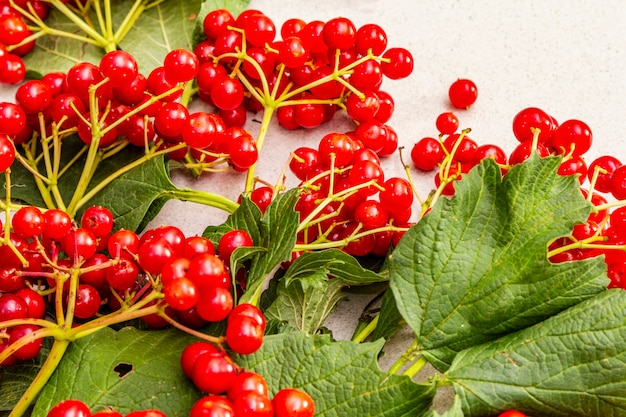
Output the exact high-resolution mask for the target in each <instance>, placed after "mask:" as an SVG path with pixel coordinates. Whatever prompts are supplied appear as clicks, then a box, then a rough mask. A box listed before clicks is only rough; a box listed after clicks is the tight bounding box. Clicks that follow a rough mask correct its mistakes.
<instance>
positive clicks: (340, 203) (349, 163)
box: [289, 128, 413, 256]
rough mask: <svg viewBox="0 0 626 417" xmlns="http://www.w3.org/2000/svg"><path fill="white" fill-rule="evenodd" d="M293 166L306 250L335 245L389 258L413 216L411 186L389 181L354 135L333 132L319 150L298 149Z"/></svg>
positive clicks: (395, 179)
mask: <svg viewBox="0 0 626 417" xmlns="http://www.w3.org/2000/svg"><path fill="white" fill-rule="evenodd" d="M357 129H358V128H357ZM289 167H290V170H291V172H292V173H293V174H294V175H295V176H296V177H297V178H298V179H300V180H301V181H302V183H301V186H302V192H301V194H300V197H299V199H298V201H297V203H296V205H295V209H296V211H297V212H298V213H299V215H300V222H301V225H302V227H301V230H300V233H299V234H298V242H299V243H301V244H303V245H307V244H315V243H320V242H336V243H337V246H338V247H342V248H343V250H344V251H345V252H347V253H349V254H351V255H354V256H364V255H368V254H372V255H376V256H385V255H386V254H387V252H388V250H389V247H390V244H391V243H392V240H393V239H394V238H397V237H398V235H397V234H396V233H395V232H396V231H397V230H399V229H401V228H403V227H406V225H407V222H408V221H409V218H410V217H411V213H412V203H413V189H412V187H411V184H410V183H409V181H407V180H406V179H404V178H399V177H393V178H388V179H385V177H384V172H383V169H382V168H381V165H380V159H379V157H378V155H377V154H376V153H375V152H374V151H373V150H372V149H371V148H369V147H366V146H363V143H362V140H360V139H359V137H358V136H355V135H353V134H351V133H329V134H327V135H325V136H324V137H323V138H322V139H321V140H320V142H319V145H318V147H317V149H314V148H308V147H300V148H297V149H296V150H295V151H294V152H293V155H292V159H291V162H290V164H289Z"/></svg>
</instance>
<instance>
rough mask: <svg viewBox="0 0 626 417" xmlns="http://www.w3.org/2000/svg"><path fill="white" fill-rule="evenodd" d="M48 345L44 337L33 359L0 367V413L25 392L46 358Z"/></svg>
mask: <svg viewBox="0 0 626 417" xmlns="http://www.w3.org/2000/svg"><path fill="white" fill-rule="evenodd" d="M50 345H51V343H50V342H49V340H48V339H44V342H43V346H42V348H41V351H40V352H39V355H37V357H36V358H35V359H33V360H30V361H24V362H20V363H18V364H16V365H13V366H8V367H4V366H1V367H0V415H2V413H1V412H2V411H10V410H12V409H13V408H14V407H15V404H16V403H17V402H18V401H19V399H20V398H21V397H22V395H23V394H24V392H26V390H27V389H28V387H29V386H30V384H31V382H33V380H34V379H35V376H37V373H38V372H39V370H40V369H41V365H42V364H43V362H44V361H45V360H46V358H47V356H48V353H49V352H50Z"/></svg>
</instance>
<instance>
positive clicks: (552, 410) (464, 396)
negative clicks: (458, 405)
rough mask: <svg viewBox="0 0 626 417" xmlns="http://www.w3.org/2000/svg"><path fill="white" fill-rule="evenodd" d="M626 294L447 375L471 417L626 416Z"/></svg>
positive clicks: (513, 338) (475, 357) (482, 353)
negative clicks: (511, 413) (508, 415)
mask: <svg viewBox="0 0 626 417" xmlns="http://www.w3.org/2000/svg"><path fill="white" fill-rule="evenodd" d="M624 311H626V291H623V290H620V289H616V290H608V291H605V292H603V293H601V294H599V295H597V296H595V297H593V298H591V299H589V300H587V301H584V302H582V303H580V304H578V305H576V306H575V307H571V308H569V309H568V310H566V311H564V312H562V313H561V314H559V315H557V316H554V317H552V318H550V319H548V320H545V321H544V322H542V323H540V324H537V325H535V326H533V327H530V328H528V329H525V330H522V331H520V332H518V333H514V334H512V335H509V336H505V337H503V338H502V339H499V340H497V341H495V342H492V343H488V344H484V345H480V346H476V347H473V348H470V349H467V350H465V351H462V352H460V353H459V354H458V355H457V357H456V358H455V359H454V362H453V363H452V366H451V367H450V369H449V370H448V371H447V373H446V375H447V378H448V379H449V380H451V381H452V382H453V384H454V388H455V392H456V394H457V395H458V396H459V397H460V398H461V400H462V402H463V411H464V414H465V416H466V417H478V416H488V415H495V414H497V412H498V411H502V410H505V409H508V408H513V407H514V408H515V409H518V410H521V411H523V412H526V413H527V414H528V415H534V416H551V417H617V416H625V415H626V315H625V314H624Z"/></svg>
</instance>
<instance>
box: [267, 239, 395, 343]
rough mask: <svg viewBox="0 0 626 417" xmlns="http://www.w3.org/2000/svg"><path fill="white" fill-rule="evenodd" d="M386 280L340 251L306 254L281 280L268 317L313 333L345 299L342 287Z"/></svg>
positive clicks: (296, 260)
mask: <svg viewBox="0 0 626 417" xmlns="http://www.w3.org/2000/svg"><path fill="white" fill-rule="evenodd" d="M385 280H386V277H385V276H384V275H381V274H377V273H375V272H372V271H370V270H368V269H365V268H363V267H362V266H361V265H360V264H359V262H358V261H357V260H356V259H355V258H354V257H352V256H350V255H348V254H346V253H345V252H342V251H340V250H338V249H327V250H323V251H319V252H305V253H303V254H302V255H301V256H299V257H298V258H296V259H295V260H294V261H293V262H292V264H291V266H290V267H289V269H288V270H287V272H286V273H285V275H284V276H283V277H282V278H281V280H280V283H279V284H278V288H277V289H276V295H275V300H274V302H273V303H272V304H271V306H270V307H269V308H268V309H267V310H266V311H265V315H266V317H267V318H269V319H275V320H279V321H283V322H285V323H287V324H289V325H290V326H292V327H294V328H297V329H299V330H302V331H304V332H305V333H308V334H313V333H315V332H317V331H318V330H319V329H320V328H321V327H322V325H323V324H324V321H325V320H326V318H327V317H328V315H329V314H330V313H331V312H332V311H333V310H334V309H335V307H336V306H337V303H338V302H339V301H340V300H341V299H342V298H343V295H342V293H341V289H342V288H343V287H346V286H350V285H368V284H372V283H377V282H382V281H385Z"/></svg>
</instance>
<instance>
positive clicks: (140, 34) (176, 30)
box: [119, 0, 202, 73]
mask: <svg viewBox="0 0 626 417" xmlns="http://www.w3.org/2000/svg"><path fill="white" fill-rule="evenodd" d="M122 3H124V2H122ZM201 4H202V1H201V0H166V1H163V2H158V3H156V5H155V6H153V7H150V8H149V9H146V10H145V11H144V12H143V13H142V14H141V16H140V17H139V19H137V21H136V22H135V24H134V25H133V26H132V29H131V30H130V31H129V32H128V34H127V35H126V36H125V37H124V39H122V41H121V42H120V43H119V46H120V47H121V49H124V50H125V51H128V52H130V53H131V54H132V55H133V56H134V57H135V59H136V60H137V64H138V65H139V70H140V71H142V72H145V73H148V72H150V71H151V70H152V69H153V68H156V67H158V66H161V65H163V59H164V58H165V55H167V53H168V52H169V51H171V50H174V49H177V48H185V49H188V50H193V47H194V46H195V43H194V39H193V33H194V28H195V26H196V20H197V17H198V11H199V10H200V5H201Z"/></svg>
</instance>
